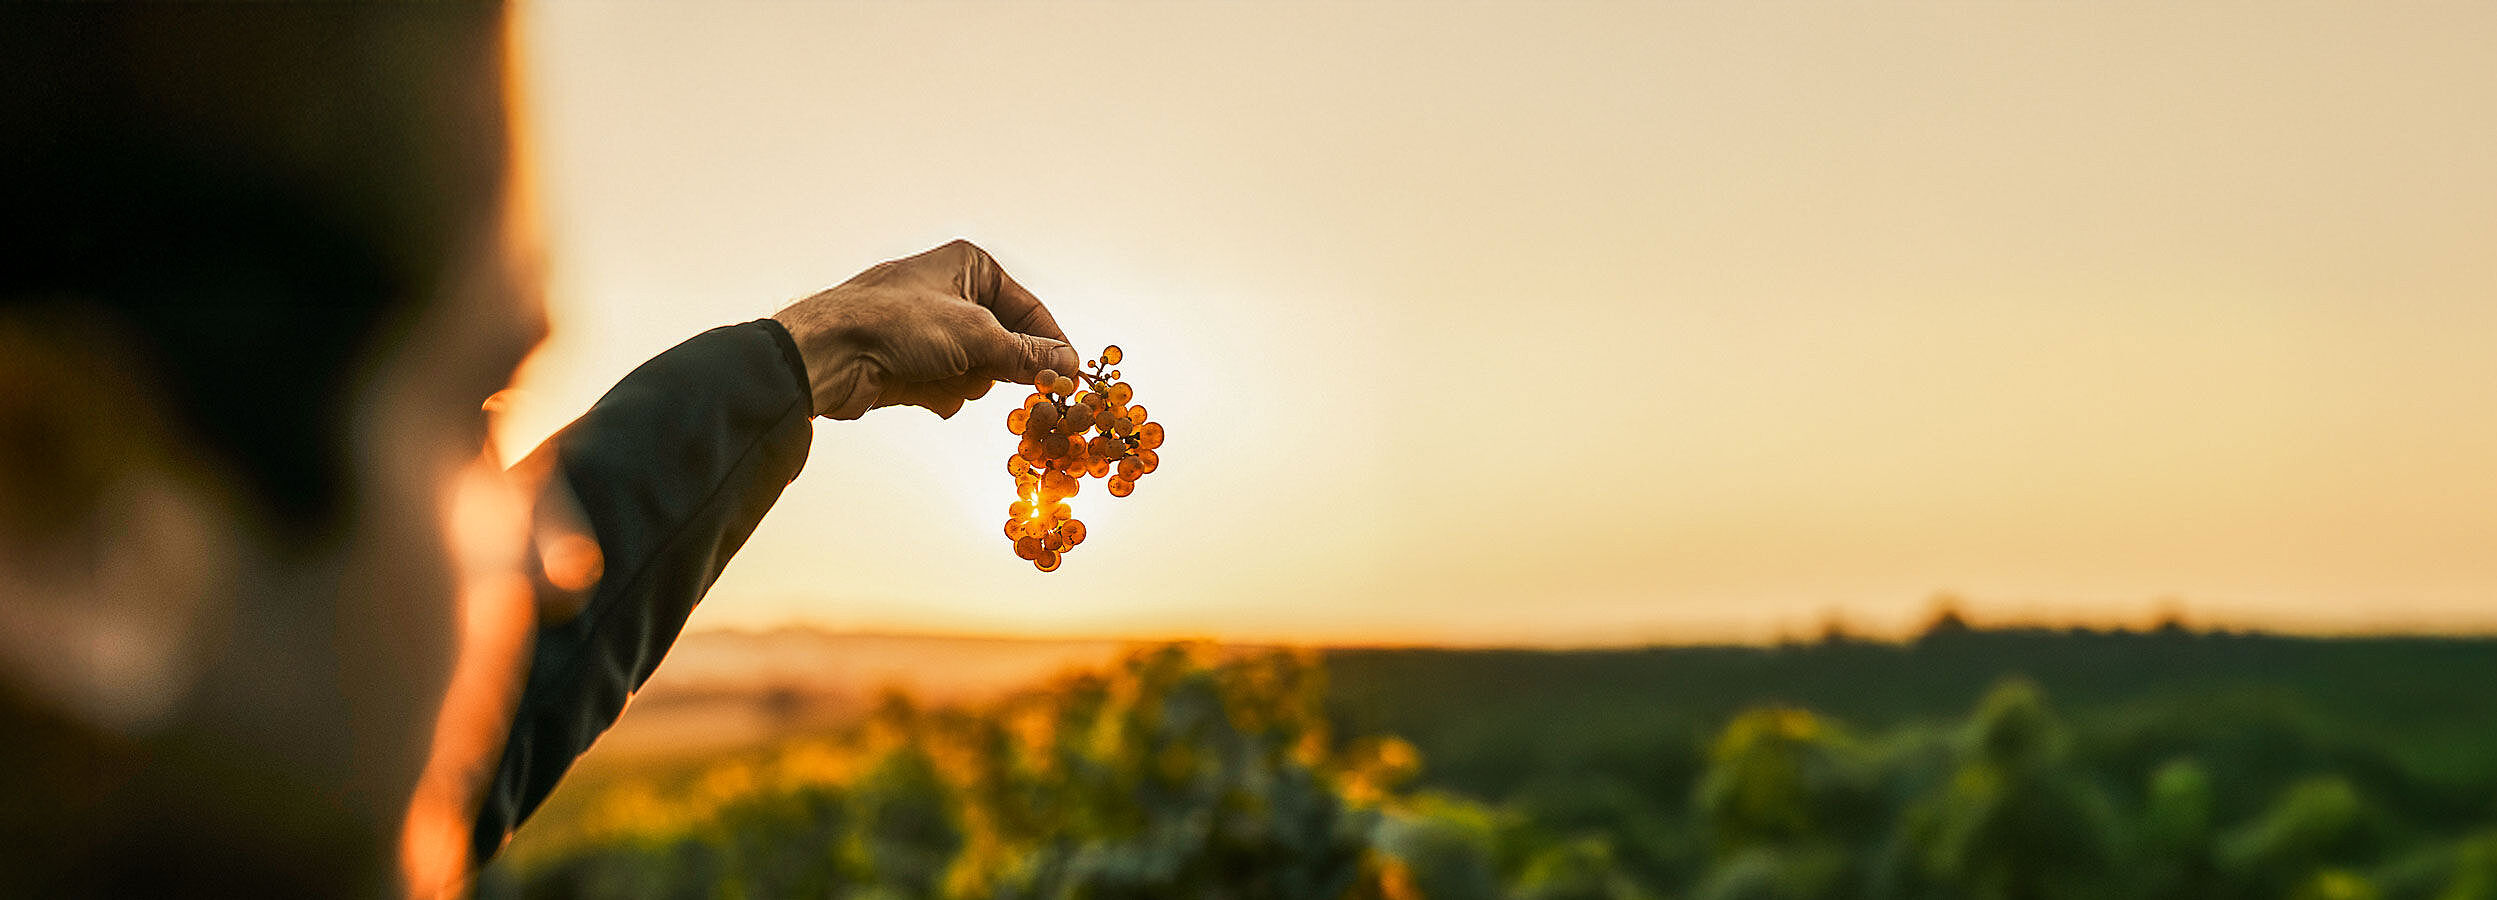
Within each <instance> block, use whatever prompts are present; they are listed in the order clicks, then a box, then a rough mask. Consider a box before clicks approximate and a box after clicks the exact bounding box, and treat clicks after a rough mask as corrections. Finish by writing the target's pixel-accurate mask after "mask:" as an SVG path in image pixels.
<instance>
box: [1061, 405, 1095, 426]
mask: <svg viewBox="0 0 2497 900" xmlns="http://www.w3.org/2000/svg"><path fill="white" fill-rule="evenodd" d="M1059 418H1060V419H1062V420H1064V421H1065V422H1066V427H1067V432H1066V433H1068V434H1082V433H1084V432H1086V431H1090V430H1092V406H1091V405H1090V404H1087V403H1085V402H1084V401H1081V400H1077V401H1075V402H1074V403H1072V404H1069V405H1068V406H1067V408H1066V415H1063V416H1060V417H1059Z"/></svg>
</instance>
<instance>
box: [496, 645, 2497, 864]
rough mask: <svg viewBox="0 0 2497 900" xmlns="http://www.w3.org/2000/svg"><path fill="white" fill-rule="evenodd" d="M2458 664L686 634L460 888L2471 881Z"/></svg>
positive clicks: (2468, 753)
mask: <svg viewBox="0 0 2497 900" xmlns="http://www.w3.org/2000/svg"><path fill="white" fill-rule="evenodd" d="M1069 673H1076V674H1069ZM1083 673H1089V674H1083ZM2491 673H2497V640H2491V639H2486V638H2427V637H2420V638H2405V637H2372V638H2341V639H2328V638H2309V637H2290V636H2278V635H2264V634H2248V633H2206V632H2196V631H2191V630H2187V629H2184V628H2182V627H2175V626H2171V627H2167V628H2161V629H2153V630H2147V631H2097V630H2086V629H1996V630H1984V629H1972V628H1969V627H1968V626H1967V625H1965V624H1964V623H1963V622H1961V621H1960V620H1958V619H1957V618H1956V617H1944V618H1943V619H1941V620H1938V621H1937V622H1936V624H1935V625H1933V626H1932V627H1930V628H1928V629H1927V631H1926V632H1925V633H1924V634H1923V635H1921V636H1920V637H1918V638H1916V639H1914V640H1912V641H1904V642H1875V641H1868V640H1863V639H1856V638H1849V637H1847V636H1845V635H1844V634H1832V635H1830V636H1827V637H1825V638H1822V639H1816V640H1812V641H1804V642H1792V643H1788V644H1783V645H1778V646H1767V647H1736V646H1717V647H1658V648H1641V649H1621V650H1503V649H1433V648H1343V649H1329V650H1314V651H1280V650H1274V649H1271V648H1258V647H1212V646H1203V645H1199V646H1193V647H1190V646H1172V647H1159V648H1157V647H1128V646H1126V645H1123V644H1121V643H1119V642H1112V641H1026V640H1000V639H972V638H939V637H911V636H890V635H836V634H827V633H823V632H816V631H811V630H805V629H785V630H780V631H774V632H764V633H707V634H698V635H693V636H689V637H688V638H687V639H686V640H685V641H684V642H683V643H681V644H680V646H679V647H678V648H677V650H676V651H675V652H674V653H672V654H671V656H670V659H669V661H668V663H667V665H666V666H665V667H663V668H662V669H661V672H660V675H659V677H658V678H656V679H654V680H653V682H652V683H651V686H650V687H649V689H648V690H647V691H646V692H645V695H644V696H643V697H641V698H639V699H637V700H636V701H635V704H634V706H633V708H632V710H631V711H630V712H628V714H627V715H626V716H625V717H624V720H623V722H622V723H620V724H619V726H618V728H617V730H616V732H615V733H614V734H611V735H610V736H609V739H608V740H607V741H605V742H602V744H601V745H600V746H599V747H598V748H597V749H596V750H594V751H593V752H592V753H591V754H590V756H589V757H588V758H586V759H585V760H584V761H583V764H582V766H581V768H580V769H579V771H578V773H577V775H576V777H575V778H574V779H573V780H572V781H571V782H569V783H567V785H566V786H565V787H564V788H563V789H561V790H559V791H558V792H557V793H556V794H555V796H554V797H553V798H552V799H551V800H550V801H549V803H548V805H547V808H546V809H545V810H544V811H543V812H542V813H541V814H540V816H539V817H538V820H537V821H535V822H533V823H532V824H531V825H530V826H529V827H527V828H524V829H523V830H522V831H521V833H520V834H519V836H518V837H517V838H516V839H515V841H514V844H513V846H512V848H511V849H510V850H509V851H508V852H507V854H506V860H507V861H506V862H504V863H501V864H498V869H497V871H496V872H495V874H494V876H493V877H492V878H491V879H489V882H488V893H489V894H493V893H496V892H498V891H499V892H506V893H527V894H528V895H531V896H569V895H576V894H577V895H614V894H615V893H616V891H617V890H618V888H617V886H618V885H638V887H632V888H630V889H624V890H623V895H630V896H672V895H674V894H673V893H671V890H672V889H671V888H669V887H668V886H669V885H677V886H679V887H684V888H685V889H686V890H690V891H692V893H694V894H696V895H710V894H713V893H716V892H719V891H726V892H729V893H734V892H736V891H738V890H746V891H749V892H753V895H757V896H777V895H786V894H788V893H793V892H794V893H800V894H806V893H809V892H810V889H809V888H807V886H808V885H814V886H836V887H839V888H840V890H837V891H833V893H836V894H838V895H842V896H864V894H858V893H856V891H857V890H859V889H864V888H866V887H880V888H882V889H884V890H885V891H886V892H885V893H882V894H876V896H948V897H952V896H961V897H970V896H1041V895H1053V896H1054V895H1065V896H1156V895H1159V896H1168V895H1171V893H1173V892H1176V893H1179V894H1182V895H1198V894H1195V893H1192V892H1191V891H1190V890H1189V886H1190V885H1192V884H1195V885H1199V886H1202V884H1208V883H1215V882H1217V881H1218V882H1221V883H1236V881H1231V880H1225V879H1236V878H1237V877H1238V876H1239V875H1240V874H1241V872H1242V871H1249V872H1257V871H1263V870H1264V867H1265V866H1267V865H1270V864H1273V861H1274V860H1276V859H1285V858H1288V859H1291V860H1294V861H1295V862H1294V864H1295V865H1305V866H1314V867H1316V868H1314V869H1310V870H1309V871H1307V872H1303V873H1302V874H1303V875H1305V876H1306V877H1307V878H1308V879H1310V880H1308V881H1306V883H1299V884H1300V886H1299V887H1296V888H1288V889H1287V888H1286V887H1285V886H1279V885H1278V886H1270V887H1271V888H1272V889H1271V890H1261V891H1252V892H1251V893H1250V894H1249V895H1250V896H1277V897H1282V896H1330V897H1331V896H1346V895H1351V896H1377V897H1425V896H1427V897H1450V896H1454V897H1465V896H1483V897H1491V896H1533V897H1563V896H1572V897H1575V896H1593V897H1623V898H1628V897H1657V896H1692V895H1697V896H1712V897H1784V896H1793V897H1807V896H1901V897H1906V896H1918V897H1945V896H1950V897H1958V896H1967V897H1978V896H1986V897H2017V896H2173V897H2239V896H2242V897H2280V896H2319V897H2324V896H2331V897H2338V896H2348V897H2368V896H2388V897H2421V898H2429V897H2435V898H2459V897H2482V896H2492V894H2491V892H2492V891H2497V681H2493V680H2492V679H2490V678H2489V677H2488V676H2489V675H2490V674H2491ZM1192 692H1194V693H1192ZM1191 697H1193V698H1194V699H1188V698H1191ZM1208 714H1214V715H1215V718H1213V719H1205V718H1203V717H1204V716H1205V715H1208ZM1173 723H1182V724H1173ZM1187 723H1193V724H1187ZM1035 728H1037V729H1039V730H1038V731H1034V730H1033V729H1035ZM1174 729H1176V730H1174ZM1276 735H1290V736H1291V737H1289V739H1288V740H1287V739H1285V738H1281V737H1277V736H1276ZM1033 741H1038V742H1039V743H1037V744H1035V743H1031V742H1033ZM1313 742H1314V743H1313ZM1049 747H1055V748H1056V749H1055V750H1047V749H1046V748H1049ZM1259 747H1263V748H1264V749H1263V750H1258V749H1256V748H1259ZM1174 753H1176V754H1179V755H1178V756H1172V755H1171V754H1174ZM1036 754H1037V755H1036ZM1053 754H1054V755H1053ZM1050 760H1055V761H1054V762H1051V761H1050ZM1121 760H1124V761H1125V762H1121ZM1174 760H1177V761H1174ZM895 766H901V768H899V769H896V768H894V767H895ZM1169 766H1179V768H1178V769H1168V767H1169ZM1086 772H1090V773H1092V774H1089V775H1087V774H1085V773H1086ZM1157 772H1159V773H1162V774H1159V775H1157V774H1156V773H1157ZM912 773H916V774H912ZM1173 778H1175V779H1177V780H1176V781H1171V780H1169V779H1173ZM895 779H899V780H898V781H897V780H895ZM1157 779H1160V780H1157ZM1296 784H1297V785H1302V787H1301V788H1298V789H1296V790H1299V791H1300V793H1297V794H1295V793H1291V791H1290V790H1286V789H1287V788H1290V786H1291V785H1296ZM1009 786H1012V789H1011V790H1009V789H1008V787H1009ZM1278 786H1281V787H1278ZM1278 790H1282V791H1285V793H1284V794H1282V795H1273V794H1272V792H1274V791H1278ZM1000 791H1003V793H1000ZM894 792H899V793H894ZM1242 792H1247V793H1246V794H1243V793H1242ZM1972 792H1973V793H1972ZM1249 795H1254V797H1255V798H1257V799H1256V800H1255V802H1253V803H1248V805H1247V806H1242V805H1241V804H1242V803H1243V802H1246V801H1243V800H1242V799H1241V797H1243V796H1249ZM1048 797H1055V798H1056V799H1042V798H1048ZM1017 798H1020V799H1017ZM896 803H899V804H901V806H899V807H896V806H894V805H893V804H896ZM792 804H794V805H792ZM861 804H864V805H863V806H862V805H861ZM912 804H917V805H916V806H913V805H912ZM1016 804H1022V805H1020V806H1017V805H1016ZM1295 804H1297V805H1295ZM910 809H915V810H917V811H918V812H916V813H910V814H904V813H902V812H897V811H896V810H910ZM1087 809H1089V810H1092V812H1093V813H1095V814H1098V815H1096V816H1093V817H1090V818H1088V817H1087V814H1086V813H1085V812H1084V811H1085V810H1087ZM1290 809H1299V810H1301V811H1300V812H1299V813H1291V814H1289V815H1287V811H1288V810H1290ZM878 810H882V812H877V811H878ZM1015 810H1020V812H1016V811H1015ZM1242 810H1252V811H1253V812H1243V811H1242ZM897 815H898V816H901V817H900V818H894V816H897ZM757 816H760V817H761V818H756V817H757ZM1099 816H1107V817H1108V818H1106V819H1104V818H1099ZM1208 816H1212V817H1214V818H1212V819H1208V818H1207V817H1208ZM1225 816H1229V817H1234V818H1236V819H1237V820H1238V821H1233V822H1232V824H1230V825H1228V826H1221V827H1216V826H1213V825H1208V824H1207V823H1208V822H1220V821H1230V820H1228V819H1225V818H1224V817H1225ZM1068 817H1072V818H1068ZM1277 817H1281V818H1277ZM1017 822H1020V823H1021V824H1016V823H1017ZM1207 827H1214V828H1215V831H1214V832H1210V833H1209V832H1205V831H1203V830H1202V829H1203V828H1207ZM880 829H881V830H880ZM1018 829H1021V830H1018ZM1191 829H1194V830H1191ZM1243 835H1246V836H1245V837H1244V836H1243ZM1243 842H1245V843H1243ZM1313 842H1314V843H1313ZM879 848H881V849H879ZM1259 848H1263V849H1259ZM1278 848H1296V849H1290V850H1289V852H1284V851H1283V850H1282V849H1278ZM1260 853H1281V854H1282V855H1281V856H1275V857H1272V858H1269V857H1265V856H1260V855H1258V854H1260ZM1257 859H1268V862H1267V863H1256V862H1254V861H1255V860H1257ZM1119 860H1124V861H1125V862H1117V861H1119ZM1225 860H1228V862H1225ZM1244 865H1245V866H1248V867H1249V868H1247V869H1245V870H1242V869H1238V868H1237V867H1239V866H1244ZM1105 866H1106V868H1103V867H1105ZM1088 867H1089V868H1088ZM1226 867H1231V868H1226ZM810 879H812V880H810ZM1122 879H1124V880H1122ZM1157 879H1158V880H1157ZM1190 879H1199V880H1200V881H1191V880H1190ZM1204 879H1213V881H1202V880H1204ZM1339 882H1340V883H1339ZM1122 885H1123V887H1122ZM1989 885H1991V886H1989ZM741 886H742V887H741ZM2006 886H2008V887H2006ZM1998 888H1999V889H1998ZM2014 888H2017V889H2016V890H2015V889H2014ZM827 889H828V890H829V888H827ZM1347 892H1349V893H1347Z"/></svg>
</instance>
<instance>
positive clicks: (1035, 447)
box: [1006, 345, 1162, 572]
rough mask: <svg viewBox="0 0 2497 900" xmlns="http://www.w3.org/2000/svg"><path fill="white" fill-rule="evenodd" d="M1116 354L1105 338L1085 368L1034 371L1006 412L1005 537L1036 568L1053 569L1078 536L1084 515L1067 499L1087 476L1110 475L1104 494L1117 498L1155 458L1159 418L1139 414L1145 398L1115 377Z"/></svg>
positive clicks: (1156, 464) (1150, 469)
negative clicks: (1019, 400) (1008, 492)
mask: <svg viewBox="0 0 2497 900" xmlns="http://www.w3.org/2000/svg"><path fill="white" fill-rule="evenodd" d="M1119 355H1120V354H1119V350H1118V347H1117V346H1116V345H1112V346H1110V347H1108V348H1105V349H1103V350H1102V351H1101V358H1100V359H1095V360H1091V361H1088V362H1086V363H1085V364H1084V365H1085V366H1087V367H1089V368H1090V371H1083V372H1074V373H1069V374H1060V373H1058V372H1054V371H1051V370H1049V369H1042V370H1040V374H1039V375H1038V376H1037V377H1035V378H1033V379H1032V387H1033V391H1032V395H1031V396H1029V397H1025V398H1023V408H1021V409H1017V410H1015V411H1013V412H1010V413H1007V414H1006V431H1008V432H1010V433H1013V434H1017V435H1021V436H1022V438H1023V440H1022V442H1020V443H1018V444H1016V445H1015V448H1014V456H1013V457H1011V458H1008V459H1007V460H1006V471H1007V472H1009V473H1012V474H1013V475H1014V496H1015V501H1014V503H1012V504H1010V505H1008V506H1007V507H1006V537H1008V538H1010V539H1012V540H1013V541H1014V555H1016V556H1020V557H1023V558H1024V559H1028V560H1031V561H1032V565H1033V566H1036V567H1038V568H1039V569H1040V570H1041V571H1043V572H1054V571H1057V569H1058V562H1059V559H1060V555H1061V554H1064V553H1066V552H1067V551H1069V550H1072V549H1074V548H1075V545H1077V544H1081V543H1083V542H1084V520H1082V519H1078V518H1075V511H1074V510H1073V509H1071V508H1069V507H1068V506H1067V505H1066V500H1067V498H1069V497H1073V496H1075V495H1076V494H1077V493H1078V492H1080V491H1082V490H1083V487H1084V481H1083V480H1084V479H1085V478H1086V477H1091V478H1107V479H1109V481H1110V496H1112V497H1124V496H1127V495H1128V494H1130V493H1133V492H1134V491H1135V490H1136V480H1137V479H1139V478H1143V477H1145V476H1146V475H1150V474H1153V470H1154V469H1157V468H1160V467H1161V465H1162V456H1161V454H1160V453H1158V452H1155V451H1157V450H1159V449H1160V448H1161V446H1162V423H1160V422H1154V421H1150V420H1148V419H1146V418H1145V409H1144V405H1143V404H1140V403H1134V402H1132V401H1134V400H1135V399H1136V389H1135V388H1131V387H1128V386H1127V382H1124V381H1120V380H1118V378H1119V372H1118V370H1117V369H1114V368H1111V366H1115V365H1118V361H1119ZM1079 379H1080V380H1081V383H1080V384H1079V383H1078V380H1079Z"/></svg>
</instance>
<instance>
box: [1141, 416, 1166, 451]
mask: <svg viewBox="0 0 2497 900" xmlns="http://www.w3.org/2000/svg"><path fill="white" fill-rule="evenodd" d="M1136 438H1137V440H1136V446H1138V447H1141V448H1143V449H1146V450H1159V449H1162V423H1160V422H1146V423H1144V424H1143V425H1139V426H1136Z"/></svg>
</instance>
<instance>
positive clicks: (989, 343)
mask: <svg viewBox="0 0 2497 900" xmlns="http://www.w3.org/2000/svg"><path fill="white" fill-rule="evenodd" d="M1083 364H1084V360H1083V358H1082V356H1081V355H1079V354H1077V353H1076V352H1075V348H1073V347H1069V346H1067V344H1066V342H1065V341H1059V340H1051V339H1049V338H1045V337H1041V336H1039V335H1032V334H1021V333H1018V332H1012V331H1007V330H1005V329H1003V328H999V329H996V330H995V331H993V332H991V333H989V334H987V335H985V336H983V338H982V342H981V344H980V345H979V346H977V347H974V348H973V350H972V354H971V374H973V375H977V376H979V377H981V378H986V379H989V380H992V381H1012V382H1016V383H1019V384H1031V383H1032V376H1034V375H1036V374H1039V372H1040V370H1042V369H1055V370H1057V371H1060V372H1065V373H1069V374H1072V373H1073V372H1074V371H1075V370H1076V369H1077V368H1078V367H1081V366H1082V365H1083Z"/></svg>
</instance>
